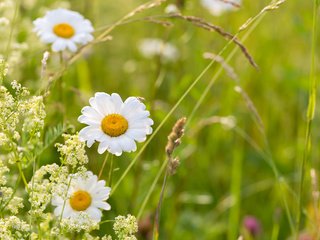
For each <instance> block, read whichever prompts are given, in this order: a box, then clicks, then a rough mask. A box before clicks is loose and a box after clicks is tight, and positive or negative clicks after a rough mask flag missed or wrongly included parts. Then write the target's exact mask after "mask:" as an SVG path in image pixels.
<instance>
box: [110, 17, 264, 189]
mask: <svg viewBox="0 0 320 240" xmlns="http://www.w3.org/2000/svg"><path fill="white" fill-rule="evenodd" d="M257 16H261V17H260V18H258V19H257V21H256V22H255V23H254V24H253V25H252V26H251V27H250V29H249V31H248V32H247V34H246V35H245V37H244V39H246V38H247V37H248V36H249V35H250V33H251V32H252V31H253V30H254V29H255V27H256V26H257V25H258V24H259V23H260V21H261V20H262V16H264V13H261V12H260V13H259V14H258V15H257ZM253 19H255V17H254V18H253ZM235 36H237V34H236V35H235ZM232 42H233V39H231V40H229V42H228V43H227V44H226V45H225V46H224V47H223V49H222V50H221V51H220V52H219V53H218V54H217V55H218V56H220V55H222V54H223V53H224V52H225V50H226V49H227V47H228V46H229V45H230V44H231V43H232ZM236 49H237V48H236V47H234V49H233V51H232V52H231V53H230V54H229V55H228V57H227V60H226V62H227V61H229V60H230V59H231V58H232V57H233V55H234V54H235V52H236ZM215 62H216V60H215V59H212V61H211V62H210V63H209V64H208V65H207V66H206V67H205V69H204V70H203V71H202V72H201V73H200V74H199V76H198V77H197V78H196V79H195V80H194V81H193V82H192V84H191V85H190V86H189V87H188V88H187V89H186V91H185V92H184V94H183V95H182V96H181V97H180V98H179V99H178V101H177V102H176V104H175V105H174V106H173V107H172V109H171V110H170V111H169V113H168V114H167V115H166V116H165V117H164V119H163V120H162V121H161V123H160V124H159V126H158V127H157V128H156V130H155V131H154V133H153V134H152V135H151V136H150V137H149V139H148V140H147V141H146V143H145V144H144V145H143V146H142V148H141V149H140V151H139V152H138V153H137V155H136V157H135V158H134V159H133V160H132V161H131V163H130V164H129V166H128V167H127V169H126V170H125V171H124V173H123V174H122V175H121V176H120V178H119V180H118V181H117V182H116V184H115V186H114V188H113V190H112V191H111V194H113V192H114V191H115V190H116V189H117V188H118V186H119V184H120V183H121V182H122V181H123V179H124V178H125V176H126V175H127V174H128V172H129V171H130V169H131V168H132V167H133V165H134V164H135V163H136V161H137V160H138V158H139V157H140V155H141V154H142V152H143V151H144V150H145V148H146V147H147V146H148V145H149V143H150V142H151V141H152V140H153V138H154V137H155V135H156V134H157V133H158V132H159V131H160V129H161V128H162V127H163V125H164V124H165V123H166V122H167V120H168V119H169V117H170V116H171V115H172V113H173V112H174V111H175V110H176V109H177V108H178V106H179V105H180V104H181V102H182V101H183V100H184V99H185V98H186V96H188V94H189V93H190V91H191V90H192V89H193V88H194V86H195V85H196V84H197V83H198V82H199V81H200V80H201V79H202V77H203V76H204V74H205V73H206V72H207V71H208V70H209V69H210V68H211V67H212V65H213V64H214V63H215ZM221 72H222V69H221V68H220V70H219V71H218V72H217V73H216V75H215V76H214V77H213V79H212V80H211V82H210V83H209V85H208V87H207V88H206V90H205V94H204V95H202V96H201V100H199V101H198V102H197V105H196V107H195V108H194V110H193V111H192V113H191V116H189V117H188V119H189V121H188V123H189V122H190V118H192V116H193V115H194V114H195V111H196V109H197V107H199V106H200V104H201V103H202V101H203V100H204V97H205V95H206V94H207V93H208V92H209V90H210V88H211V87H212V85H213V83H214V82H215V80H216V78H217V77H218V76H219V74H220V73H221Z"/></svg>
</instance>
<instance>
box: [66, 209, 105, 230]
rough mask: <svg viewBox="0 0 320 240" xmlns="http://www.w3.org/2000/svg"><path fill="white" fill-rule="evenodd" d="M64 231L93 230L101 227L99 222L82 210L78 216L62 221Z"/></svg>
mask: <svg viewBox="0 0 320 240" xmlns="http://www.w3.org/2000/svg"><path fill="white" fill-rule="evenodd" d="M61 228H62V231H65V232H78V233H79V232H80V231H84V232H88V233H89V232H91V231H93V230H97V229H99V223H98V222H97V221H95V220H94V219H92V218H91V217H90V216H89V215H88V214H87V213H86V212H80V213H79V214H78V216H77V217H76V218H64V219H62V221H61Z"/></svg>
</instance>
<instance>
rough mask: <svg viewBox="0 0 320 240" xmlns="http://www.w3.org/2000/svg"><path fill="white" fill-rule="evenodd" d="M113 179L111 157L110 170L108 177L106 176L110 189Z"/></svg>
mask: <svg viewBox="0 0 320 240" xmlns="http://www.w3.org/2000/svg"><path fill="white" fill-rule="evenodd" d="M112 177H113V155H111V161H110V168H109V176H108V186H109V187H111V184H112Z"/></svg>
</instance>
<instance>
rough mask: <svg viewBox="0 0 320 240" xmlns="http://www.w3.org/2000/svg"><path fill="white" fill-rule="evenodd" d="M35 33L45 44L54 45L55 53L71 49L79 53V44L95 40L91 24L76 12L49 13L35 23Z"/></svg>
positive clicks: (61, 10) (60, 11) (63, 10)
mask: <svg viewBox="0 0 320 240" xmlns="http://www.w3.org/2000/svg"><path fill="white" fill-rule="evenodd" d="M33 24H34V26H35V27H34V31H35V32H36V33H37V35H38V36H39V37H40V39H41V41H42V42H44V43H52V47H51V48H52V50H53V51H54V52H60V51H64V50H66V49H69V50H70V51H71V52H76V51H77V49H78V48H77V44H79V45H85V44H87V43H88V42H90V41H92V40H93V36H92V35H91V33H92V32H93V30H94V29H93V27H92V25H91V22H90V21H89V20H87V19H84V17H83V16H82V15H81V14H79V13H77V12H74V11H70V10H66V9H56V10H52V11H48V12H47V14H46V15H45V16H44V17H43V18H38V19H36V20H35V21H34V22H33Z"/></svg>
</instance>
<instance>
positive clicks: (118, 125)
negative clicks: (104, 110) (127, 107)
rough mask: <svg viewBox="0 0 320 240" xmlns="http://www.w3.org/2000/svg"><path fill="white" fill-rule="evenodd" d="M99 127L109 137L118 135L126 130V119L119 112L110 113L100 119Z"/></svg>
mask: <svg viewBox="0 0 320 240" xmlns="http://www.w3.org/2000/svg"><path fill="white" fill-rule="evenodd" d="M101 128H102V131H103V132H104V133H105V134H107V135H109V136H110V137H118V136H120V135H122V134H124V133H125V132H126V131H127V130H128V121H127V119H125V118H124V117H122V116H121V115H120V114H110V115H107V116H106V117H105V118H104V119H103V120H102V122H101Z"/></svg>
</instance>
